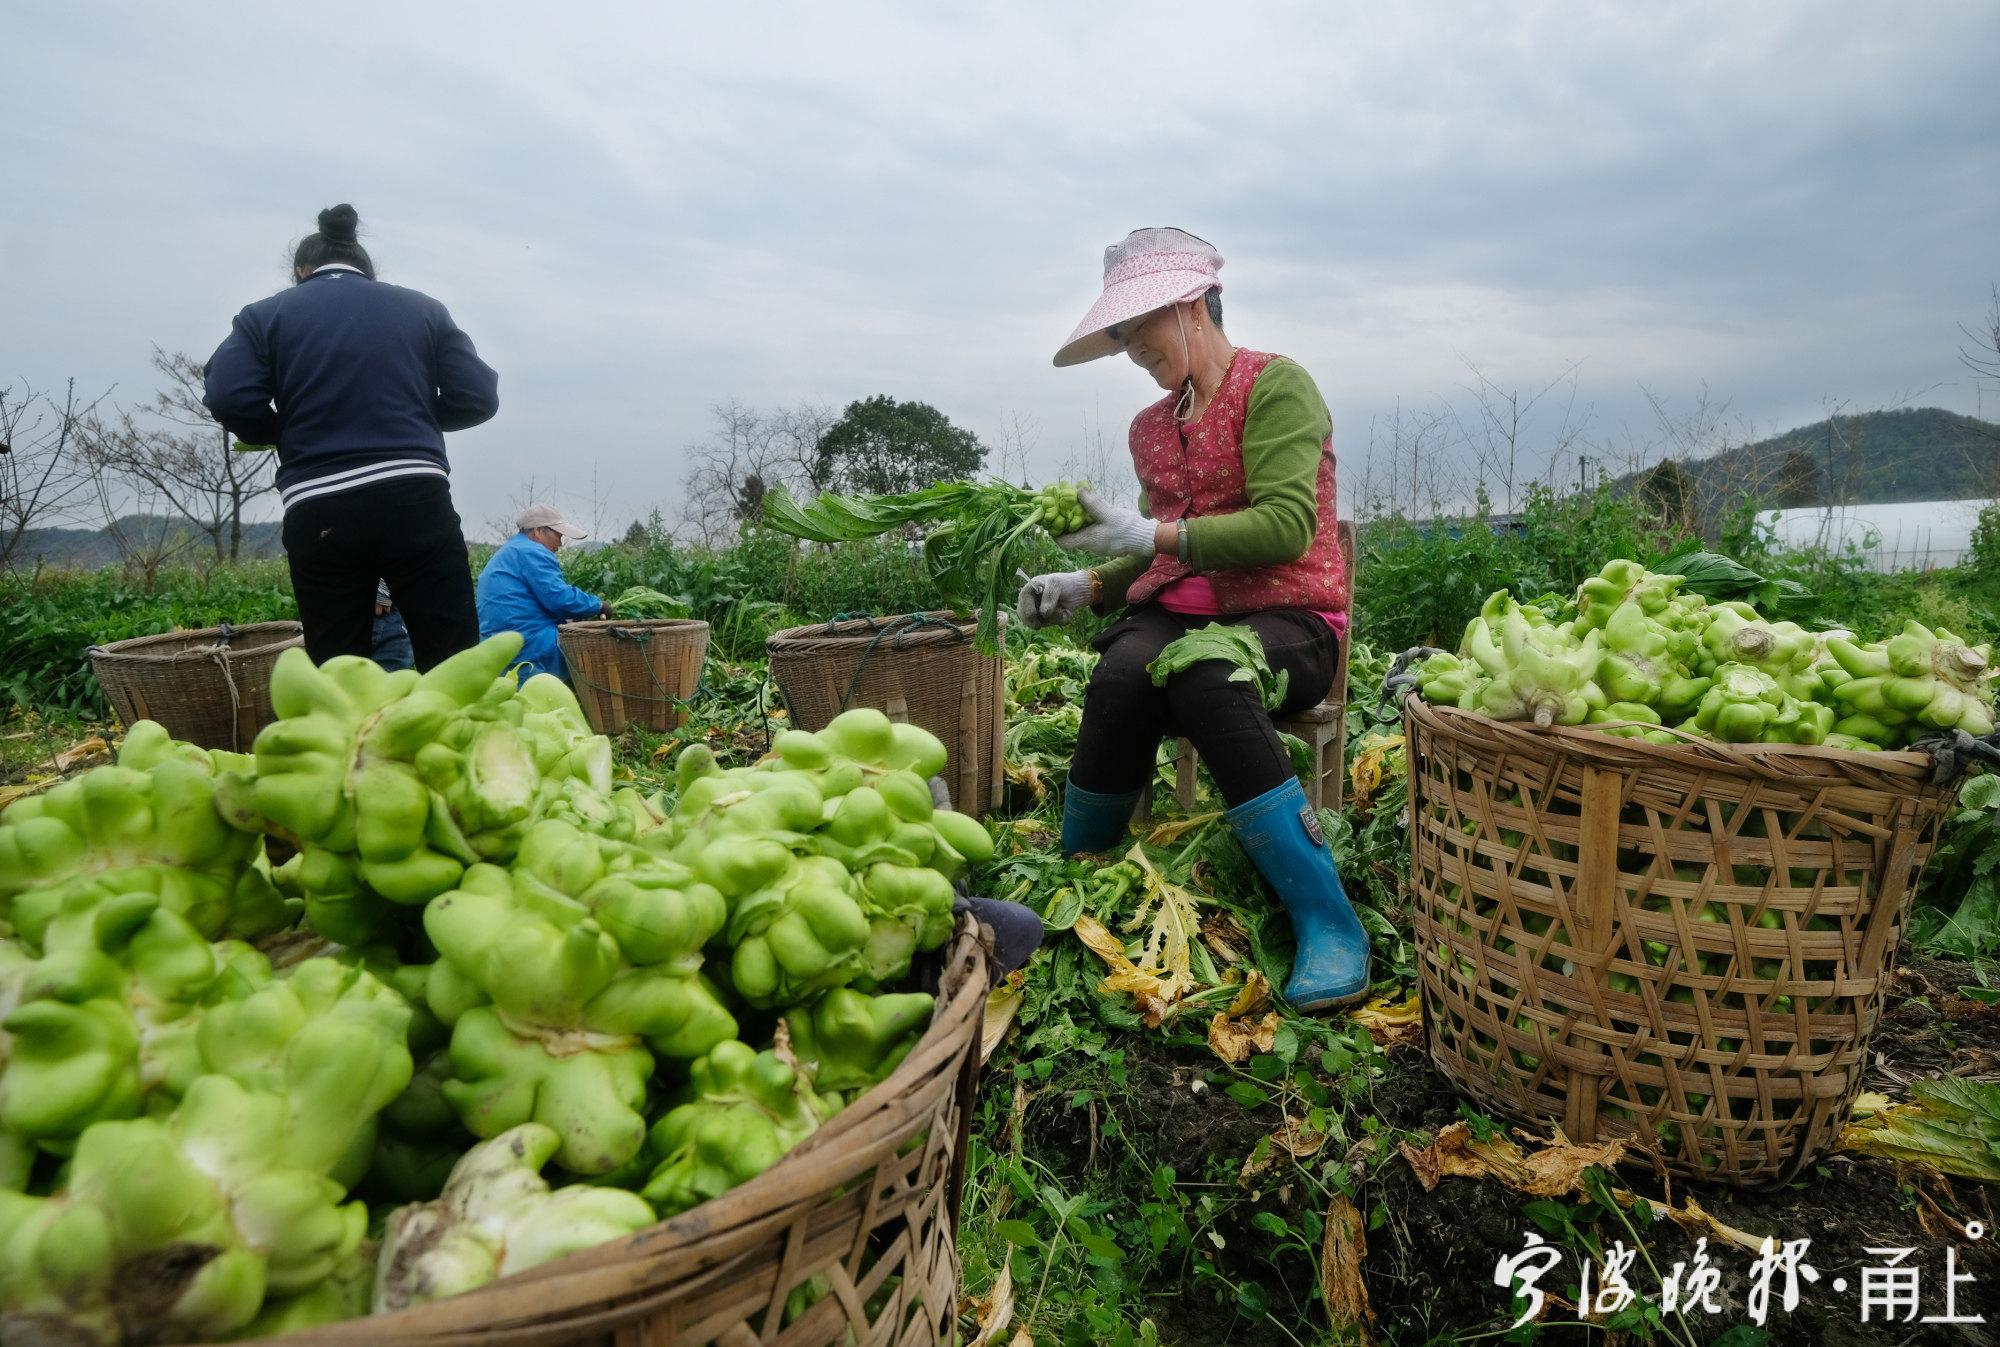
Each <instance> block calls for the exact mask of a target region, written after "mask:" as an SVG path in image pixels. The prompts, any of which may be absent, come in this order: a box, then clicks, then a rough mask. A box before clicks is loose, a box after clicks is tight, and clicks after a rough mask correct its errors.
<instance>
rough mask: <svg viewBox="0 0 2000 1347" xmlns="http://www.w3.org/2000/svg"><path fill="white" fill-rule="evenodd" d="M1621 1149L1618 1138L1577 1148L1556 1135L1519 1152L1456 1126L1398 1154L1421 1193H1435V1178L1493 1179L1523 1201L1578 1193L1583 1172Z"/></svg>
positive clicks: (1615, 1157)
mask: <svg viewBox="0 0 2000 1347" xmlns="http://www.w3.org/2000/svg"><path fill="white" fill-rule="evenodd" d="M1625 1148H1626V1141H1625V1138H1623V1137H1616V1138H1613V1139H1612V1140H1610V1141H1601V1142H1597V1143H1595V1144H1592V1145H1588V1146H1579V1145H1577V1144H1576V1143H1574V1142H1571V1141H1566V1140H1564V1139H1563V1138H1562V1137H1561V1136H1560V1134H1559V1135H1558V1136H1557V1138H1556V1140H1555V1141H1553V1142H1551V1143H1550V1144H1549V1145H1547V1146H1544V1147H1542V1148H1541V1149H1540V1150H1536V1151H1529V1152H1523V1151H1522V1150H1521V1148H1520V1147H1519V1146H1517V1145H1515V1144H1514V1143H1513V1142H1512V1141H1510V1140H1508V1139H1507V1138H1506V1137H1502V1136H1495V1137H1492V1138H1490V1139H1488V1140H1486V1141H1480V1140H1479V1139H1478V1138H1476V1137H1474V1136H1473V1135H1472V1129H1471V1128H1469V1127H1467V1126H1466V1125H1465V1124H1464V1123H1462V1122H1456V1123H1453V1124H1451V1126H1449V1127H1447V1128H1445V1129H1444V1130H1443V1131H1441V1132H1439V1133H1438V1134H1437V1136H1436V1137H1434V1138H1432V1140H1431V1144H1430V1145H1428V1146H1426V1147H1424V1148H1423V1149H1422V1150H1417V1149H1416V1148H1414V1147H1412V1146H1411V1145H1410V1144H1409V1143H1408V1142H1404V1143H1402V1145H1401V1146H1400V1148H1399V1149H1400V1150H1401V1151H1402V1153H1403V1158H1404V1159H1405V1160H1407V1161H1409V1164H1410V1168H1411V1169H1412V1170H1414V1171H1415V1173H1416V1176H1417V1181H1418V1182H1419V1183H1421V1184H1423V1186H1424V1191H1425V1192H1429V1191H1431V1190H1432V1189H1434V1188H1436V1187H1437V1185H1438V1181H1439V1180H1440V1179H1448V1178H1467V1179H1498V1180H1499V1181H1500V1182H1501V1183H1503V1184H1505V1185H1506V1186H1507V1187H1509V1188H1511V1189H1513V1190H1514V1191H1515V1192H1517V1193H1523V1194H1525V1195H1527V1196H1529V1197H1563V1196H1566V1195H1567V1194H1569V1193H1573V1192H1580V1191H1582V1184H1583V1171H1584V1170H1586V1169H1588V1168H1590V1167H1591V1166H1592V1165H1602V1166H1604V1167H1605V1168H1607V1169H1608V1168H1610V1167H1611V1166H1613V1165H1615V1164H1617V1163H1618V1161H1619V1160H1620V1159H1622V1158H1623V1157H1624V1154H1625Z"/></svg>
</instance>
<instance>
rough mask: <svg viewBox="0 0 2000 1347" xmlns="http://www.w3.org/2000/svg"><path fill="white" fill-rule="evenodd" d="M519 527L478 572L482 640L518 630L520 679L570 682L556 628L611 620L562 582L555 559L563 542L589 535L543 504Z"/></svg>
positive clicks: (526, 513) (600, 606) (590, 597)
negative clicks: (551, 676) (535, 676)
mask: <svg viewBox="0 0 2000 1347" xmlns="http://www.w3.org/2000/svg"><path fill="white" fill-rule="evenodd" d="M514 527H515V528H517V529H519V530H520V532H518V533H516V534H515V535H514V536H513V537H511V538H509V539H508V540H507V541H506V543H505V544H504V545H503V546H502V547H501V548H500V550H499V551H497V552H495V553H494V554H493V556H492V558H491V559H490V560H488V561H487V563H486V569H485V570H483V571H481V572H480V573H479V589H478V601H479V636H480V639H481V640H484V639H486V638H487V637H489V636H493V635H495V634H496V633H499V632H503V631H518V632H520V633H521V664H520V674H521V677H522V678H523V679H526V678H528V677H529V676H530V675H532V674H537V673H552V674H554V675H555V676H556V677H558V678H560V679H562V680H563V681H564V682H568V681H569V670H568V669H567V668H565V667H564V665H563V657H562V650H561V649H560V648H559V647H558V646H557V644H556V628H557V627H558V626H560V625H561V624H562V623H564V622H578V621H582V620H583V619H585V618H595V617H610V616H611V610H610V609H609V608H607V607H606V606H605V604H604V600H602V599H600V598H598V597H597V596H596V595H595V594H591V593H587V592H585V591H584V590H581V589H578V588H577V587H576V586H575V585H573V584H571V583H570V582H569V581H567V580H565V579H564V578H563V572H562V563H561V562H559V561H557V560H556V552H557V551H558V550H560V549H561V547H562V545H563V540H564V539H569V540H570V541H572V542H574V541H576V540H577V539H579V538H585V537H588V536H589V535H588V534H586V533H585V532H584V531H583V530H582V529H580V528H578V527H577V526H576V525H574V524H572V523H570V522H569V520H567V519H565V518H563V516H562V513H561V512H560V511H558V510H556V509H555V508H554V507H553V506H549V505H542V504H540V503H537V504H534V505H530V506H529V507H528V508H527V509H525V510H523V511H521V517H520V518H519V519H517V520H515V521H514Z"/></svg>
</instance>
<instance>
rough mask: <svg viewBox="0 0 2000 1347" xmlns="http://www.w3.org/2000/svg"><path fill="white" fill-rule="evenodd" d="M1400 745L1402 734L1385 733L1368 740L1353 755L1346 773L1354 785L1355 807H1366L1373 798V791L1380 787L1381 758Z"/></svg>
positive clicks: (1401, 744)
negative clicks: (1378, 737)
mask: <svg viewBox="0 0 2000 1347" xmlns="http://www.w3.org/2000/svg"><path fill="white" fill-rule="evenodd" d="M1402 746H1403V736H1402V735H1400V734H1391V735H1385V736H1383V737H1382V738H1380V739H1371V740H1368V741H1367V742H1366V743H1364V744H1363V745H1362V747H1361V751H1360V752H1359V753H1357V754H1355V755H1354V765H1353V766H1352V767H1351V768H1349V769H1348V773H1347V775H1348V780H1349V781H1350V782H1352V783H1353V786H1354V794H1353V796H1352V797H1351V803H1352V804H1353V805H1354V807H1355V808H1357V809H1362V808H1366V807H1367V804H1368V802H1369V801H1370V800H1372V799H1374V798H1375V792H1376V791H1378V790H1380V789H1381V788H1382V777H1383V760H1384V759H1385V758H1387V757H1388V756H1389V755H1390V754H1391V753H1393V752H1395V751H1396V750H1397V749H1399V748H1401V747H1402Z"/></svg>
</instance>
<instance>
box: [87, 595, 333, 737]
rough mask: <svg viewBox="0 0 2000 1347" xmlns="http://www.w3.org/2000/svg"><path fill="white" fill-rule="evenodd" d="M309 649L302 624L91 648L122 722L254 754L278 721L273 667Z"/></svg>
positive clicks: (170, 635)
mask: <svg viewBox="0 0 2000 1347" xmlns="http://www.w3.org/2000/svg"><path fill="white" fill-rule="evenodd" d="M304 644H305V628H303V627H301V626H300V625H299V624H298V623H296V622H253V623H251V624H249V625H248V626H243V627H232V626H229V625H228V624H224V625H222V626H220V627H203V628H202V629H201V630H200V631H170V632H167V633H165V634H163V635H159V636H138V637H134V638H133V639H132V640H129V641H113V642H112V643H111V644H110V645H94V646H92V647H90V671H91V672H92V673H93V674H95V675H96V676H97V681H98V684H99V685H100V686H101V687H102V688H103V689H104V695H105V697H106V699H107V700H109V701H110V703H111V709H112V711H113V712H115V713H116V714H117V716H118V719H119V721H120V722H122V723H123V724H124V725H126V726H127V727H130V726H131V725H132V723H133V722H134V721H140V720H156V721H158V722H159V723H160V724H162V725H164V726H166V728H167V733H169V734H171V735H173V736H174V738H176V739H185V740H186V741H187V742H189V743H191V744H198V745H200V746H201V747H202V748H226V749H230V750H232V751H234V752H239V753H247V752H249V751H250V744H251V741H252V740H254V739H255V738H256V737H257V731H258V730H261V729H263V728H264V726H266V725H268V724H270V723H271V718H272V717H271V666H272V665H274V664H276V663H277V662H278V656H279V655H280V654H282V653H283V652H284V651H286V650H288V649H290V648H291V647H293V646H295V645H299V646H302V645H304Z"/></svg>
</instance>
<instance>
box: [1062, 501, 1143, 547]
mask: <svg viewBox="0 0 2000 1347" xmlns="http://www.w3.org/2000/svg"><path fill="white" fill-rule="evenodd" d="M1076 503H1077V504H1078V505H1081V506H1082V507H1083V512H1084V513H1085V514H1087V515H1089V516H1090V517H1091V519H1092V520H1094V521H1096V522H1094V523H1090V524H1086V525H1084V526H1083V527H1082V528H1080V529H1078V530H1077V531H1076V532H1074V533H1065V534H1063V535H1062V536H1061V537H1060V538H1057V539H1056V543H1057V544H1058V545H1059V546H1061V547H1063V548H1066V549H1067V550H1069V551H1072V552H1094V553H1096V554H1097V555H1098V556H1100V557H1150V556H1152V555H1153V552H1154V547H1153V536H1154V524H1153V521H1152V520H1150V519H1148V518H1146V516H1144V515H1142V514H1140V513H1139V512H1138V511H1137V510H1128V509H1126V508H1125V507H1124V506H1122V505H1113V504H1112V503H1111V502H1110V501H1108V500H1106V499H1104V497H1102V496H1100V495H1098V494H1097V493H1096V492H1095V491H1092V490H1091V489H1090V488H1089V487H1085V488H1083V490H1081V491H1079V492H1077V493H1076Z"/></svg>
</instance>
